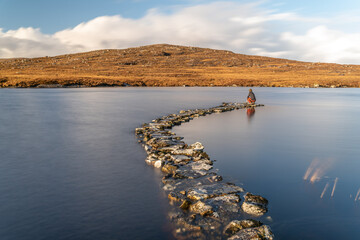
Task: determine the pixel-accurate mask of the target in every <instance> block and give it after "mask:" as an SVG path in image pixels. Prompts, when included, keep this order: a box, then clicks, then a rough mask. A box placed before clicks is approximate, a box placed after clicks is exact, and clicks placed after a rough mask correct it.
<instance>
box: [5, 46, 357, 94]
mask: <svg viewBox="0 0 360 240" xmlns="http://www.w3.org/2000/svg"><path fill="white" fill-rule="evenodd" d="M184 85H186V86H235V85H236V86H274V87H291V86H292V87H314V86H315V87H318V86H320V87H360V66H358V65H340V64H326V63H310V62H300V61H293V60H286V59H277V58H269V57H260V56H249V55H243V54H235V53H233V52H230V51H223V50H213V49H207V48H197V47H184V46H174V45H166V44H162V45H150V46H144V47H137V48H129V49H122V50H98V51H92V52H86V53H78V54H68V55H61V56H55V57H42V58H16V59H0V87H49V86H51V87H56V86H58V87H63V86H65V87H66V86H67V87H81V86H91V87H96V86H184Z"/></svg>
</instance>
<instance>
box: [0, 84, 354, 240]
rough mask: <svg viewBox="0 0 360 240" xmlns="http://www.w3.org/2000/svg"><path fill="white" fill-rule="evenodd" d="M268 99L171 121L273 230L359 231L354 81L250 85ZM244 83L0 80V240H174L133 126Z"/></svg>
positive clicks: (310, 233) (298, 235) (303, 233)
mask: <svg viewBox="0 0 360 240" xmlns="http://www.w3.org/2000/svg"><path fill="white" fill-rule="evenodd" d="M253 89H254V92H255V94H256V96H257V99H258V102H259V103H263V104H265V107H262V108H256V109H255V112H249V111H247V110H244V109H243V110H238V111H233V112H226V113H222V114H213V115H209V116H206V117H202V118H198V119H194V120H193V121H191V122H189V123H186V124H183V125H181V126H179V127H176V128H174V130H173V131H174V132H176V133H177V134H178V135H180V136H183V137H185V141H186V142H188V143H192V142H195V141H200V142H202V143H203V144H204V146H205V151H206V152H207V153H208V154H209V155H210V157H211V158H212V159H216V160H217V161H216V163H215V166H214V167H215V168H218V169H219V173H220V174H221V175H222V176H223V177H224V178H225V179H228V180H230V181H232V182H235V183H238V184H244V185H243V186H244V188H245V189H246V190H248V191H250V192H253V193H256V194H260V195H263V196H265V197H266V198H268V199H269V201H270V204H269V213H268V214H267V215H266V216H271V218H266V219H264V222H265V221H266V222H265V223H266V224H269V225H270V226H271V227H272V229H273V231H274V233H275V235H276V238H277V239H306V238H308V239H315V238H316V239H338V238H340V237H341V239H354V237H355V236H357V235H358V234H359V233H360V230H358V229H357V226H358V224H359V219H360V218H359V217H358V215H359V210H360V209H359V204H360V203H359V195H360V176H359V175H358V174H357V169H360V168H359V167H360V160H359V158H358V156H360V150H359V148H358V146H359V144H360V137H359V135H358V132H359V124H358V121H359V119H360V118H359V117H360V109H359V107H358V106H359V104H360V90H359V89H291V88H253ZM247 91H248V88H87V89H0V112H1V114H0V136H1V138H0V154H1V155H0V156H1V161H0V216H1V217H0V239H9V240H13V239H55V240H57V239H171V230H172V229H171V226H169V225H168V224H167V219H166V216H167V210H168V200H167V198H166V196H165V195H164V193H163V191H162V189H161V184H160V182H161V177H162V175H161V173H160V172H159V171H156V170H154V169H153V167H151V166H147V165H146V164H145V162H144V159H145V158H146V153H145V151H144V150H143V148H142V147H141V145H140V144H138V143H137V139H136V138H135V135H134V129H135V128H136V127H139V126H140V125H141V124H142V123H145V122H149V121H151V120H152V119H154V118H156V117H159V116H163V115H168V114H170V113H175V112H177V111H179V110H181V109H192V108H207V107H212V106H216V105H219V104H220V103H221V102H231V101H233V102H235V101H236V102H243V101H244V99H245V97H246V95H247Z"/></svg>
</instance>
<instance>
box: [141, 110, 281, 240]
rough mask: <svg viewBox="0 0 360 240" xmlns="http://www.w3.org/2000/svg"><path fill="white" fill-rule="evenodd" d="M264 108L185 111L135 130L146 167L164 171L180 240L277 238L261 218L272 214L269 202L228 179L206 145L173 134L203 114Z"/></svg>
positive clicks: (173, 220)
mask: <svg viewBox="0 0 360 240" xmlns="http://www.w3.org/2000/svg"><path fill="white" fill-rule="evenodd" d="M260 106H263V105H260V104H258V105H252V106H249V105H248V104H246V103H223V104H221V105H220V106H217V107H212V108H208V109H194V110H181V111H180V112H179V113H178V114H170V115H168V116H163V117H161V118H158V119H155V120H153V121H152V122H150V123H145V124H143V126H142V127H141V128H136V129H135V133H136V135H137V137H138V138H139V142H140V143H141V144H142V145H143V147H144V149H145V151H146V153H147V158H146V160H145V161H146V163H147V164H149V165H152V166H154V167H156V168H159V169H161V171H162V172H163V173H164V176H163V179H162V184H163V189H164V191H165V192H166V194H167V195H168V198H169V201H170V204H171V206H172V208H171V211H170V212H169V219H170V221H171V222H172V223H173V224H174V229H175V230H174V237H175V238H176V239H268V240H270V239H274V235H273V233H272V232H271V229H270V227H269V226H267V225H264V224H263V223H261V222H260V221H258V220H256V219H258V218H259V217H260V216H262V215H264V214H265V213H267V211H268V209H267V205H268V201H267V200H266V199H265V198H264V197H261V196H259V195H254V194H252V193H250V192H246V191H245V190H244V189H243V188H242V187H240V186H237V185H235V184H233V183H230V182H225V181H223V178H222V176H220V175H218V173H217V172H216V171H215V170H214V169H213V164H214V162H213V161H212V160H211V159H210V157H209V155H208V154H207V153H206V152H205V151H204V146H203V145H202V144H201V143H199V142H196V143H194V144H191V145H188V144H187V143H185V142H184V141H183V140H182V139H183V138H182V137H180V136H177V135H176V134H175V133H173V132H171V131H170V129H171V128H172V127H173V126H175V125H180V124H182V123H185V122H188V121H190V120H192V119H194V118H197V117H200V116H206V115H208V114H213V113H222V112H227V111H233V110H237V109H243V108H248V107H260Z"/></svg>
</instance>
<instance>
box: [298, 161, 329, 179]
mask: <svg viewBox="0 0 360 240" xmlns="http://www.w3.org/2000/svg"><path fill="white" fill-rule="evenodd" d="M332 163H333V160H332V159H327V160H323V161H320V160H319V159H317V158H315V159H314V160H313V161H312V162H311V164H310V166H309V167H308V169H307V170H306V172H305V175H304V180H308V179H309V181H310V182H311V183H314V182H316V181H319V180H320V179H321V178H322V177H323V176H324V175H325V173H326V171H327V170H328V169H329V168H330V167H331V165H332Z"/></svg>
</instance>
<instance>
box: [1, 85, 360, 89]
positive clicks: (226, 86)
mask: <svg viewBox="0 0 360 240" xmlns="http://www.w3.org/2000/svg"><path fill="white" fill-rule="evenodd" d="M155 87H157V88H210V87H213V88H222V87H223V88H231V87H233V88H235V87H239V88H249V87H258V88H299V89H304V88H305V89H318V88H321V89H330V88H352V89H356V88H360V87H352V86H341V87H336V86H303V87H296V86H263V85H261V86H258V85H244V86H228V85H224V86H180V85H176V86H157V85H151V86H132V85H129V86H121V85H114V86H102V85H99V86H86V85H80V86H75V85H71V86H66V85H58V86H53V85H45V86H35V87H19V86H9V87H1V86H0V89H29V88H30V89H56V88H155Z"/></svg>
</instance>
